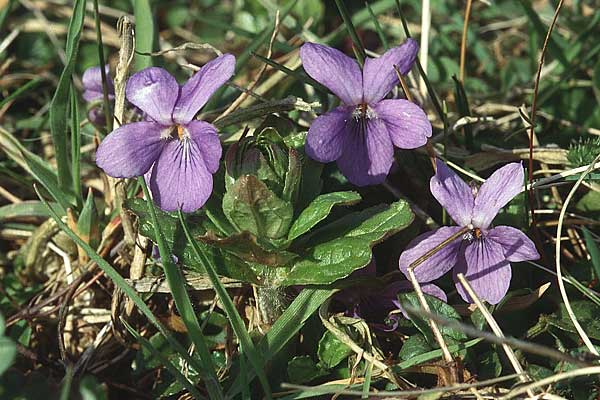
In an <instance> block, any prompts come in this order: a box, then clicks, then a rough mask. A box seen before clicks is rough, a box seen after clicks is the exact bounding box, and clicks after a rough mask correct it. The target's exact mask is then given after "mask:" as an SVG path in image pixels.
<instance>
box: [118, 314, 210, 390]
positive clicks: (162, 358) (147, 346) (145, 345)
mask: <svg viewBox="0 0 600 400" xmlns="http://www.w3.org/2000/svg"><path fill="white" fill-rule="evenodd" d="M121 323H122V324H123V325H124V326H125V328H127V330H128V331H129V333H130V334H131V336H133V337H134V338H135V339H136V340H137V341H138V342H139V343H140V344H141V345H142V347H143V348H145V349H146V350H148V351H149V352H150V353H152V355H153V356H154V358H156V359H158V360H160V362H161V364H162V365H163V366H164V367H165V368H166V369H167V370H168V371H169V372H170V373H171V375H173V377H175V379H176V380H177V382H179V383H180V384H181V386H183V387H184V388H186V389H187V391H188V392H190V394H191V395H192V396H194V398H195V399H205V397H204V396H202V394H200V392H199V391H198V389H196V387H195V386H194V385H193V384H192V382H190V381H189V380H188V379H187V378H186V377H185V376H183V374H182V373H181V371H179V370H178V369H177V368H176V367H175V366H174V365H173V363H172V362H171V361H169V360H168V359H167V358H166V357H165V356H163V355H162V353H161V352H160V351H158V350H157V349H155V348H154V346H152V343H150V341H149V340H148V339H146V338H145V337H143V336H142V335H140V334H139V333H138V331H136V330H135V329H133V327H132V326H131V325H129V324H128V323H127V321H125V320H124V319H122V318H121Z"/></svg>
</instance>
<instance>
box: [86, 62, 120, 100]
mask: <svg viewBox="0 0 600 400" xmlns="http://www.w3.org/2000/svg"><path fill="white" fill-rule="evenodd" d="M104 71H105V72H106V88H107V90H108V95H109V97H113V95H114V93H115V87H114V85H113V80H112V78H111V77H110V75H109V67H108V64H106V65H105V66H104ZM81 81H82V83H83V99H84V100H85V101H93V100H96V99H101V98H102V97H103V96H104V94H103V89H102V70H101V69H100V66H96V67H90V68H88V69H86V70H85V72H84V73H83V76H82V77H81Z"/></svg>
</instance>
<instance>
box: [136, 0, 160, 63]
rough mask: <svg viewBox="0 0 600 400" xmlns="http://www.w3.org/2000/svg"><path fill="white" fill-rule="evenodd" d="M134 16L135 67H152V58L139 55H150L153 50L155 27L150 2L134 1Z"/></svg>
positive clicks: (146, 0) (144, 0)
mask: <svg viewBox="0 0 600 400" xmlns="http://www.w3.org/2000/svg"><path fill="white" fill-rule="evenodd" d="M133 14H134V16H135V51H136V55H135V67H136V69H138V70H140V69H144V68H147V67H151V66H152V65H153V61H152V56H148V55H143V54H139V53H152V52H153V51H154V50H155V43H156V26H155V23H154V16H153V14H152V8H151V7H150V0H134V2H133Z"/></svg>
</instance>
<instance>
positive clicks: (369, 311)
mask: <svg viewBox="0 0 600 400" xmlns="http://www.w3.org/2000/svg"><path fill="white" fill-rule="evenodd" d="M375 276H376V268H375V262H373V261H371V262H370V263H369V264H368V265H367V266H366V267H363V268H361V269H359V270H356V271H354V272H353V273H352V274H351V275H350V277H349V278H370V277H372V278H375ZM379 289H381V288H379ZM379 289H376V288H373V287H364V286H359V287H358V288H357V287H351V288H348V289H344V290H342V291H341V292H339V293H338V294H337V295H336V297H335V298H336V299H337V300H338V301H339V302H341V303H342V304H344V306H345V307H346V314H347V315H348V316H351V317H354V318H361V319H364V320H366V321H367V322H369V323H370V324H371V325H373V326H374V327H375V328H378V329H380V330H383V331H393V330H396V328H397V327H398V318H399V317H400V313H401V314H402V315H403V316H404V317H405V318H407V319H410V317H409V316H408V314H407V313H406V312H405V311H404V309H403V308H402V305H401V304H400V302H399V301H398V293H405V292H412V291H413V286H412V284H411V283H410V282H409V281H394V282H390V283H389V284H387V285H386V286H385V287H384V288H383V289H381V290H379ZM421 289H422V290H423V293H426V294H428V295H431V296H434V297H437V298H438V299H440V300H442V301H444V302H446V301H447V298H446V293H444V291H443V290H442V289H440V288H439V287H438V286H436V285H434V284H433V283H424V284H422V285H421ZM398 310H400V313H398V312H395V311H398ZM381 321H385V323H381Z"/></svg>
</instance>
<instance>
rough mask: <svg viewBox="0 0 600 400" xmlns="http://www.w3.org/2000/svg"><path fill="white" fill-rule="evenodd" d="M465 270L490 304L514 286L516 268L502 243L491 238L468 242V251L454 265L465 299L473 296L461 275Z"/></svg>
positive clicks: (500, 298) (455, 279) (460, 292)
mask: <svg viewBox="0 0 600 400" xmlns="http://www.w3.org/2000/svg"><path fill="white" fill-rule="evenodd" d="M460 272H462V273H463V274H464V275H465V278H466V279H467V281H468V282H469V285H471V287H472V288H473V290H474V291H475V293H477V296H479V297H480V298H481V299H483V300H485V301H487V302H488V303H490V304H498V303H499V302H500V300H502V298H503V297H504V295H505V294H506V292H508V288H509V286H510V278H511V276H512V270H511V267H510V263H509V262H508V260H507V259H506V258H505V257H504V251H503V249H502V246H501V245H500V244H499V243H496V242H494V241H493V240H487V238H483V239H478V240H475V241H474V242H473V243H471V244H469V245H467V246H465V248H464V253H463V254H462V255H461V256H460V257H459V258H458V262H457V263H456V267H454V273H453V275H454V282H455V284H456V290H458V293H459V294H460V296H461V297H462V298H463V300H464V301H466V302H468V303H472V302H473V300H472V299H471V297H470V296H469V294H468V293H467V291H466V290H465V289H464V287H463V286H462V285H461V284H460V283H459V281H458V278H457V275H458V273H460Z"/></svg>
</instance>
